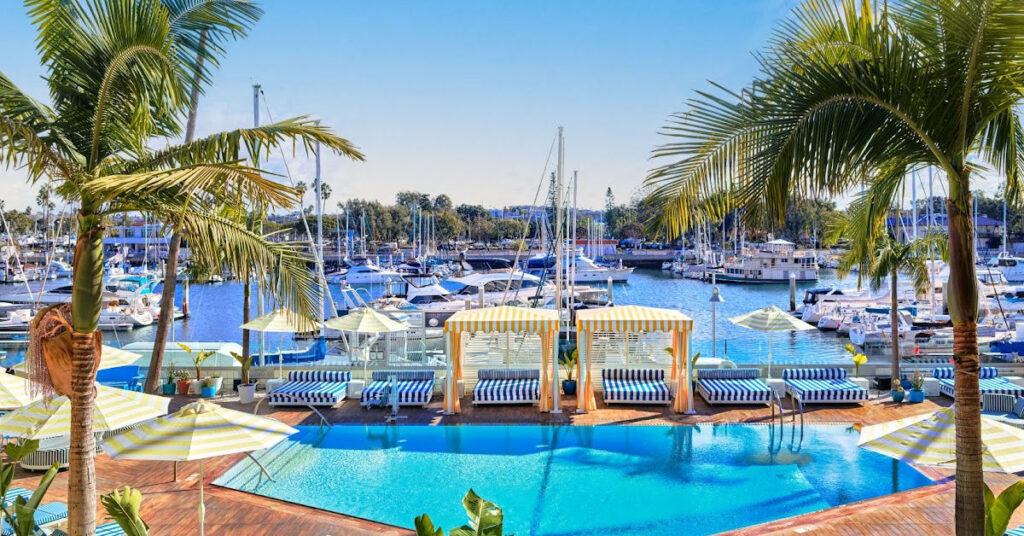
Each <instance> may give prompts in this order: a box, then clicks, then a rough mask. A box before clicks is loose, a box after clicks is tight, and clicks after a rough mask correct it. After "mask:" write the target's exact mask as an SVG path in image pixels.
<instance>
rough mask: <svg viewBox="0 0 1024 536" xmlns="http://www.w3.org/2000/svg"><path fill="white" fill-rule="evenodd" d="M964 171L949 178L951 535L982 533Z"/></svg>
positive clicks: (973, 295)
mask: <svg viewBox="0 0 1024 536" xmlns="http://www.w3.org/2000/svg"><path fill="white" fill-rule="evenodd" d="M969 184H970V182H969V171H966V170H964V171H962V172H961V173H960V175H959V176H953V175H951V176H950V181H949V192H950V198H949V201H948V203H947V205H948V207H949V285H948V288H947V290H946V291H947V292H948V294H947V296H946V301H947V304H948V306H949V316H950V318H951V319H952V321H953V362H954V368H955V375H954V376H955V385H954V392H955V394H956V397H955V398H956V402H955V407H956V510H955V513H956V534H957V536H975V535H978V534H984V533H985V499H984V474H983V473H982V458H981V456H982V448H981V394H980V392H979V386H978V372H979V369H980V361H979V359H978V324H977V322H978V279H977V276H976V274H975V272H974V244H973V239H974V238H973V236H974V233H973V230H974V221H973V217H972V214H971V192H970V189H969Z"/></svg>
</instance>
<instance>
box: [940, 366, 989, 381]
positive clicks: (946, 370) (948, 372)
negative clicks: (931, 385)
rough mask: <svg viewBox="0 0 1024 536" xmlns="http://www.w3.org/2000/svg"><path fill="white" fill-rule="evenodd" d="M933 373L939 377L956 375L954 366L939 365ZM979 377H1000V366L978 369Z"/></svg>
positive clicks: (944, 377) (951, 377)
mask: <svg viewBox="0 0 1024 536" xmlns="http://www.w3.org/2000/svg"><path fill="white" fill-rule="evenodd" d="M932 374H933V375H934V376H935V377H936V378H939V379H949V380H951V379H953V378H954V377H955V374H954V369H953V367H939V368H937V369H935V371H934V372H932ZM978 377H979V378H982V379H986V378H998V377H999V367H981V369H979V370H978Z"/></svg>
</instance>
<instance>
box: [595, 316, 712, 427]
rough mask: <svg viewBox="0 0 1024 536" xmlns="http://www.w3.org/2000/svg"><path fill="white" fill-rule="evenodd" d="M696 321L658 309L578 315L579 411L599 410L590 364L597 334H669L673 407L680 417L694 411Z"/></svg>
mask: <svg viewBox="0 0 1024 536" xmlns="http://www.w3.org/2000/svg"><path fill="white" fill-rule="evenodd" d="M691 331H693V320H691V319H690V317H688V316H686V315H684V314H683V313H680V312H679V311H675V310H672V309H658V308H655V307H643V306H640V305H624V306H618V307H603V308H600V309H582V310H579V311H576V334H577V337H578V340H579V347H580V353H579V355H580V358H579V360H578V361H577V363H576V369H577V377H578V378H579V379H580V385H581V386H582V388H581V390H580V394H579V397H578V398H577V403H576V404H577V410H582V411H592V410H595V409H597V400H596V399H595V398H594V382H593V379H592V374H591V370H592V367H591V363H593V361H594V359H593V357H594V351H593V347H594V344H593V340H594V333H620V334H626V335H629V334H634V333H651V332H660V333H668V334H669V336H670V337H671V339H672V364H671V366H670V371H669V379H670V380H671V381H672V382H675V384H676V397H675V402H674V403H673V407H674V409H675V411H676V412H677V413H691V412H692V411H693V393H692V390H691V388H690V378H691V375H692V370H691V366H690V357H689V356H690V332H691Z"/></svg>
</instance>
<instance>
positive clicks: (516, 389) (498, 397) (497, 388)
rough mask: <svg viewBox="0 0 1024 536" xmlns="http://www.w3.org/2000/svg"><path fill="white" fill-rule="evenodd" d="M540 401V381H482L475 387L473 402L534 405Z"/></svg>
mask: <svg viewBox="0 0 1024 536" xmlns="http://www.w3.org/2000/svg"><path fill="white" fill-rule="evenodd" d="M539 400H540V380H538V379H494V380H480V381H478V382H477V383H476V386H475V387H473V402H477V403H480V402H489V403H495V402H504V403H508V404H532V403H534V402H537V401H539Z"/></svg>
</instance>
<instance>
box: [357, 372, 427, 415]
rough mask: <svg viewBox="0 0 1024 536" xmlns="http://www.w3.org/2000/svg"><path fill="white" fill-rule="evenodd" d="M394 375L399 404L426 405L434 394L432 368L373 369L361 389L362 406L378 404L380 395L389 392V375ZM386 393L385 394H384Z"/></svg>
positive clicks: (389, 394) (390, 394)
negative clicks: (367, 383)
mask: <svg viewBox="0 0 1024 536" xmlns="http://www.w3.org/2000/svg"><path fill="white" fill-rule="evenodd" d="M392 376H395V377H396V380H397V382H396V385H397V389H396V390H397V391H398V393H397V396H398V405H399V406H426V405H427V404H429V403H430V399H431V397H433V396H434V371H432V370H375V371H373V373H372V374H371V375H370V379H371V380H372V381H371V382H370V384H369V385H367V386H366V387H365V388H364V389H363V397H362V400H361V402H360V403H361V404H362V405H363V406H380V405H382V404H381V401H382V397H384V396H394V394H393V393H390V389H391V377H392ZM385 393H387V395H385Z"/></svg>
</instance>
